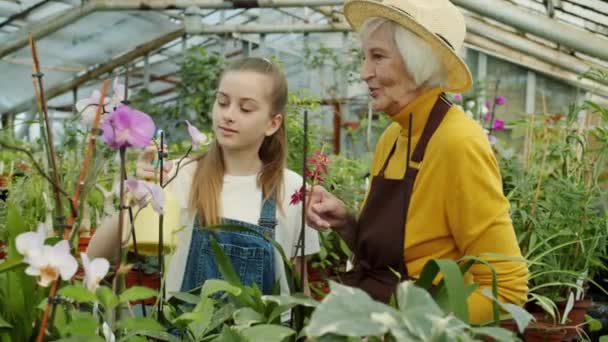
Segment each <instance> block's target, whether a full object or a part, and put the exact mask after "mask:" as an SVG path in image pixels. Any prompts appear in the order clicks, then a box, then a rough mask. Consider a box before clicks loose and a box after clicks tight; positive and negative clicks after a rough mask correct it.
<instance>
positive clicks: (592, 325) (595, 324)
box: [585, 315, 602, 332]
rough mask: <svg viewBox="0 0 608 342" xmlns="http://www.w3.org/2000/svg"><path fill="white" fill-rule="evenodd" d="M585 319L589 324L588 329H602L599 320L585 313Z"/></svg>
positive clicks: (593, 330)
mask: <svg viewBox="0 0 608 342" xmlns="http://www.w3.org/2000/svg"><path fill="white" fill-rule="evenodd" d="M585 321H586V322H587V323H588V324H589V331H591V332H596V331H600V330H602V322H600V321H599V320H597V319H595V318H593V317H591V316H589V315H585Z"/></svg>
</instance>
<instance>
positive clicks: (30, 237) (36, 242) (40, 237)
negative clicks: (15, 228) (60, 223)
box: [15, 223, 46, 263]
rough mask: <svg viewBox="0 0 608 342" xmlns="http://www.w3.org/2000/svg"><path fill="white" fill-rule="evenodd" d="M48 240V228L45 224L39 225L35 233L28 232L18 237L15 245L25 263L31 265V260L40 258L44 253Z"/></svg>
mask: <svg viewBox="0 0 608 342" xmlns="http://www.w3.org/2000/svg"><path fill="white" fill-rule="evenodd" d="M45 238H46V227H45V225H44V224H43V223H40V224H38V228H37V229H36V231H35V232H26V233H21V234H19V235H17V239H15V245H16V247H17V252H19V254H21V255H23V261H25V262H26V263H30V261H29V260H30V258H35V257H38V256H39V255H40V254H41V253H42V249H43V247H44V240H45Z"/></svg>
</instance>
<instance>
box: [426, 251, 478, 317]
mask: <svg viewBox="0 0 608 342" xmlns="http://www.w3.org/2000/svg"><path fill="white" fill-rule="evenodd" d="M439 272H441V274H442V275H443V279H442V280H441V283H440V284H439V285H438V287H437V290H436V296H435V300H436V301H437V303H438V304H439V305H440V306H441V307H442V309H443V310H445V311H446V312H448V313H453V314H454V316H456V317H457V318H458V319H460V320H462V321H463V322H468V321H469V310H468V305H467V298H466V297H465V293H466V292H467V290H466V289H465V282H464V278H463V277H462V272H461V270H460V267H459V266H458V264H457V263H456V262H455V261H454V260H437V259H434V260H429V261H428V262H427V263H426V264H425V265H424V267H423V269H422V272H421V273H420V278H419V279H418V281H417V282H416V285H417V286H420V287H423V288H425V289H429V288H430V287H431V286H432V284H433V280H434V279H435V277H436V276H437V275H438V273H439Z"/></svg>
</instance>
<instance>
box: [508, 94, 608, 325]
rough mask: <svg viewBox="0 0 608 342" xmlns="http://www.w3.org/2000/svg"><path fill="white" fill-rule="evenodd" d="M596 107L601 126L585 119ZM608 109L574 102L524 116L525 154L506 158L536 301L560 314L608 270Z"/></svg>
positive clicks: (515, 219) (518, 230) (514, 216)
mask: <svg viewBox="0 0 608 342" xmlns="http://www.w3.org/2000/svg"><path fill="white" fill-rule="evenodd" d="M582 110H586V111H587V112H588V115H591V113H593V112H595V113H596V114H598V117H599V118H600V119H601V120H602V122H600V124H599V125H596V126H581V122H580V121H579V113H580V112H581V111H582ZM606 113H607V110H606V108H604V107H602V106H599V105H598V104H595V103H592V102H585V103H583V104H581V105H576V106H572V107H571V110H570V112H569V113H568V114H567V115H566V116H565V117H563V118H560V117H559V116H546V117H540V118H535V119H534V120H531V119H530V120H527V121H522V122H519V126H520V127H518V128H517V129H518V130H520V131H525V132H526V141H525V143H524V145H525V147H524V151H523V153H521V154H519V155H517V156H513V157H510V158H507V157H504V158H502V159H501V169H502V173H503V179H504V191H505V193H507V195H508V198H509V200H510V202H511V211H512V214H511V217H512V219H513V224H514V227H515V230H516V233H517V236H518V239H519V244H520V247H521V249H522V252H523V254H524V256H525V257H526V258H527V259H528V260H530V266H529V267H530V271H531V275H530V284H529V285H530V289H531V292H532V297H531V298H532V300H533V301H535V302H537V303H538V304H539V305H541V306H542V307H544V308H545V309H546V310H548V311H549V312H550V313H551V315H552V316H554V317H557V315H556V312H555V310H554V308H553V305H551V304H550V302H551V301H555V302H557V301H562V300H565V298H567V296H568V293H569V292H570V291H574V292H575V293H576V292H580V293H582V287H583V285H584V284H586V283H587V282H588V281H592V279H593V276H594V275H595V274H596V273H597V272H598V271H599V270H602V269H605V266H604V260H605V257H606V253H607V250H606V247H607V241H608V240H607V239H608V230H607V227H608V215H607V213H606V203H607V202H606V200H607V197H606V192H605V190H604V189H602V184H601V176H602V174H603V173H604V172H605V170H606V166H607V162H608V144H607V142H608V139H606V137H608V135H607V134H606V129H605V125H606V123H608V120H606V119H607V118H608V115H606Z"/></svg>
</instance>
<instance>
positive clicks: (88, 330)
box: [66, 314, 97, 337]
mask: <svg viewBox="0 0 608 342" xmlns="http://www.w3.org/2000/svg"><path fill="white" fill-rule="evenodd" d="M96 330H97V320H96V319H95V317H93V316H92V315H90V314H85V315H79V317H76V318H74V319H73V320H72V322H70V324H69V325H68V327H67V329H66V332H67V333H68V334H69V335H72V336H87V337H88V336H96V335H97V334H96Z"/></svg>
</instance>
